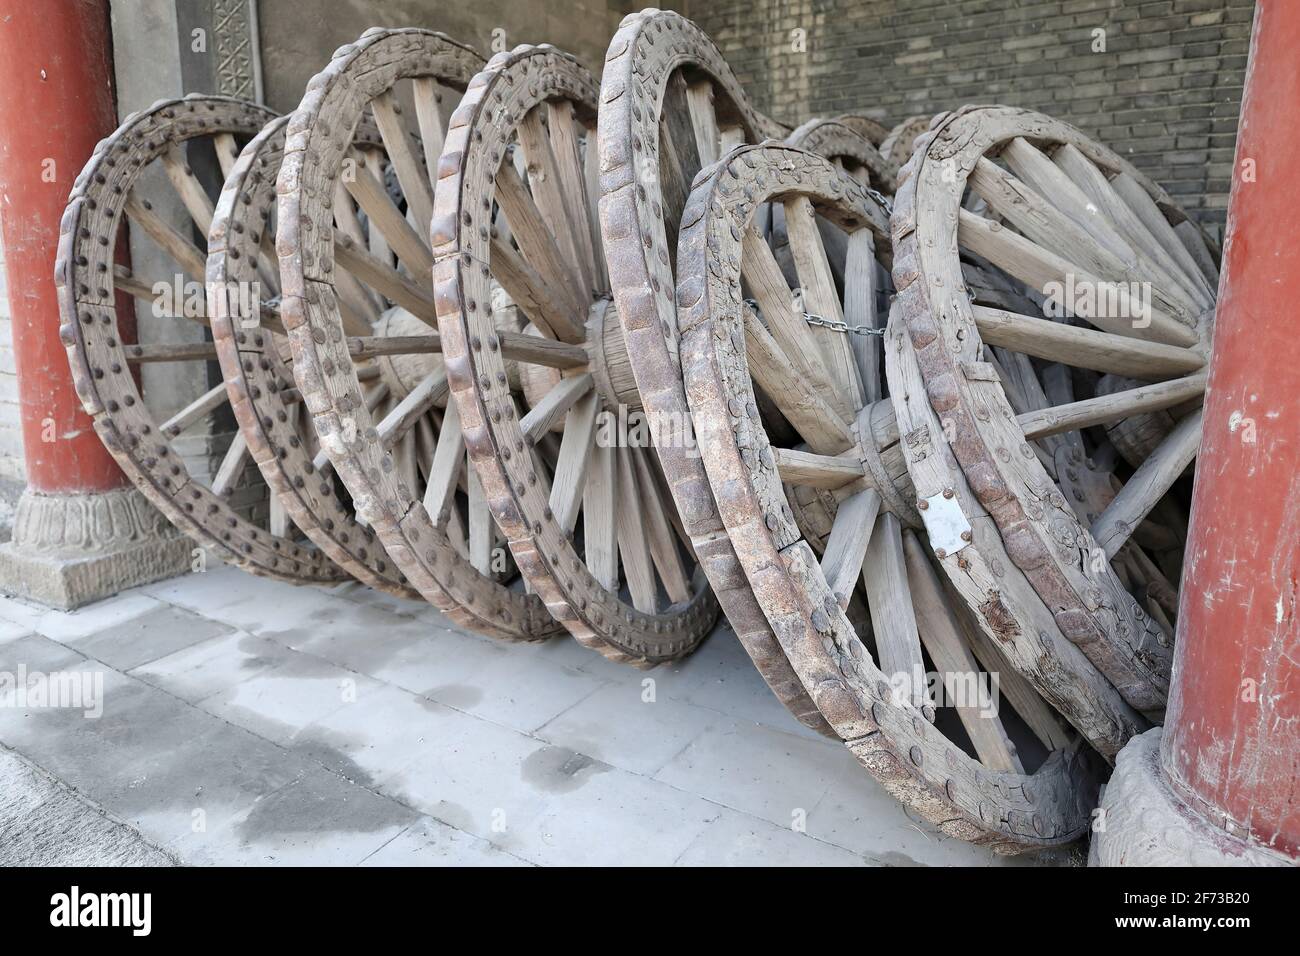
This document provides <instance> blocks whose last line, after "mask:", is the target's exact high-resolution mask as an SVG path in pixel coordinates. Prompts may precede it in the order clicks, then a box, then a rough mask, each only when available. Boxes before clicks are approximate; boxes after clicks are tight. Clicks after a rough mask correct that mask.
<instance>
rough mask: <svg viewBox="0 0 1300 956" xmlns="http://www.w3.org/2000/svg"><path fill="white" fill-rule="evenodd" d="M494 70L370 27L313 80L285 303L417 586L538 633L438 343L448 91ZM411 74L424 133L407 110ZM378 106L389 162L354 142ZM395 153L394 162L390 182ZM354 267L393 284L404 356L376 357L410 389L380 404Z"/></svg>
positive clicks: (451, 49) (293, 199) (548, 631)
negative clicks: (437, 236) (477, 475)
mask: <svg viewBox="0 0 1300 956" xmlns="http://www.w3.org/2000/svg"><path fill="white" fill-rule="evenodd" d="M481 67H482V60H481V59H480V58H479V57H478V55H477V54H475V53H474V52H473V51H472V50H470V49H469V48H467V47H464V46H461V45H460V44H458V43H456V42H454V41H452V40H449V39H448V38H446V37H444V36H442V35H441V34H437V33H432V32H430V31H427V30H415V29H402V30H368V31H366V33H364V34H363V35H362V36H361V38H360V39H359V40H358V41H357V42H356V43H354V44H351V45H349V46H345V47H343V48H341V49H340V50H339V51H337V53H336V54H335V57H334V59H333V61H331V63H330V65H329V66H328V67H326V69H325V70H323V71H322V72H321V73H320V74H318V75H317V77H316V78H315V79H313V80H312V82H311V83H310V84H308V91H307V95H306V96H305V98H304V100H303V102H302V104H301V105H300V107H299V109H298V111H297V112H296V113H295V114H294V115H293V117H292V118H291V119H290V121H289V126H288V135H287V145H286V150H285V158H284V162H283V164H282V166H281V169H280V174H279V178H278V180H277V183H276V191H277V193H278V195H279V205H278V220H279V227H280V233H279V237H278V240H277V245H278V251H279V254H280V268H281V275H282V279H283V282H284V297H283V316H284V323H285V326H286V328H287V329H288V330H289V338H290V342H291V344H292V349H293V357H294V376H295V379H296V381H297V383H298V387H299V388H300V389H301V390H302V393H303V395H304V397H305V398H306V401H307V407H308V410H309V411H310V412H311V413H312V416H313V426H314V429H315V431H316V434H317V435H318V436H319V438H320V442H321V445H322V446H323V447H324V449H325V451H326V454H327V455H328V457H329V459H330V461H331V462H332V463H333V465H334V467H335V469H336V470H337V473H338V476H339V477H340V479H342V481H343V483H344V484H345V485H346V486H347V489H348V491H349V492H350V494H351V497H352V501H353V504H354V506H355V509H356V514H357V517H358V518H359V519H360V520H362V521H364V522H365V523H367V524H369V525H370V526H371V527H372V528H374V530H375V533H376V534H377V535H378V536H379V539H380V541H381V542H382V543H383V545H384V547H385V549H386V550H387V552H388V554H389V556H390V557H391V558H392V559H393V561H394V562H395V563H396V564H397V566H398V567H399V568H401V570H402V571H403V573H404V574H405V575H406V577H407V579H408V580H409V581H410V582H411V584H412V585H413V586H414V587H415V589H416V590H418V591H419V593H420V594H421V595H423V596H424V597H425V599H426V600H428V601H429V602H430V603H431V604H433V605H434V606H435V607H437V608H438V609H439V610H441V611H443V612H444V613H445V614H447V615H448V617H450V618H451V619H452V620H453V621H455V622H456V623H458V624H461V625H463V626H465V627H467V628H470V629H472V630H476V631H479V632H482V633H487V634H491V635H494V636H497V637H501V638H504V639H509V640H535V639H541V638H545V637H549V636H552V635H553V634H554V633H556V632H557V630H558V627H557V626H556V624H555V622H554V621H553V620H551V618H550V616H549V615H548V614H547V613H546V609H545V607H544V606H543V605H542V603H541V602H540V601H539V600H538V599H537V598H536V597H533V596H531V595H528V594H526V593H524V590H523V588H522V584H521V583H520V582H518V581H517V580H512V578H517V575H516V574H515V573H514V571H513V569H511V568H510V567H509V565H508V562H507V561H506V558H508V552H506V551H505V549H504V548H497V547H495V534H496V532H495V529H494V527H493V526H492V523H491V520H490V516H489V514H488V511H487V509H486V507H485V505H484V504H483V502H482V499H481V494H480V493H479V488H478V484H477V482H476V481H475V480H474V476H473V474H472V473H471V472H467V471H466V470H465V469H464V467H463V462H464V451H463V446H462V444H461V441H462V438H461V431H460V428H459V426H458V425H457V422H456V415H455V405H454V403H453V404H446V400H447V374H446V369H445V367H444V365H443V363H442V361H441V359H439V358H438V357H437V351H436V350H440V348H441V342H440V340H439V338H438V336H437V334H436V331H435V330H436V323H437V319H436V314H435V307H434V301H433V286H432V267H433V261H434V259H433V253H432V252H431V251H430V249H429V244H428V233H427V228H426V224H427V223H428V222H429V221H430V220H431V219H432V215H433V209H432V206H433V199H432V196H433V192H434V190H433V188H432V185H431V180H432V177H431V176H429V175H428V170H430V169H433V168H436V166H437V158H436V157H437V154H438V152H439V151H440V148H441V143H442V140H443V136H444V133H443V130H442V120H441V115H442V111H441V109H440V107H439V97H440V91H441V92H448V91H451V92H454V93H460V92H463V91H464V89H465V87H466V85H467V84H468V83H469V81H470V79H471V77H472V76H473V75H474V73H475V72H476V71H477V70H478V69H480V68H481ZM408 82H409V86H410V90H409V92H410V95H411V98H412V99H413V100H414V102H415V109H414V113H415V114H416V115H415V121H416V126H418V129H419V131H420V136H419V138H418V139H417V138H416V137H415V136H414V130H413V129H412V128H411V126H410V125H409V124H408V123H407V121H406V120H405V119H404V116H403V113H402V100H401V97H402V96H403V95H405V94H406V93H407V92H408V90H407V83H408ZM367 109H369V111H370V114H371V115H373V117H374V120H375V123H376V125H377V127H378V128H379V132H380V136H381V139H382V140H383V143H384V155H383V157H382V158H383V164H382V165H381V163H380V157H378V156H376V155H375V154H373V153H372V154H370V155H368V156H356V155H355V154H354V153H352V152H351V151H350V146H351V143H352V141H353V130H354V129H355V127H356V125H357V123H358V122H359V121H360V120H361V118H362V116H363V114H364V113H365V111H366V110H367ZM384 166H386V167H387V169H388V170H391V171H392V172H393V173H394V175H393V176H392V177H391V178H390V179H389V180H388V181H385V180H384V179H382V178H381V175H382V173H383V172H385V170H384V168H383V167H384ZM377 173H378V174H379V175H377ZM394 197H396V198H394ZM353 203H355V206H354V205H353ZM403 207H405V208H403ZM357 209H359V210H360V211H361V212H364V214H365V217H366V219H367V220H368V222H369V223H370V224H373V226H374V229H370V230H368V233H367V234H365V235H363V234H362V233H361V231H360V229H359V225H358V224H359V221H360V219H361V216H360V215H359V214H357V215H350V214H349V213H350V212H351V211H355V210H357ZM336 217H337V220H338V222H339V223H340V225H339V228H338V229H337V230H336V229H335V227H334V223H335V221H336ZM416 224H418V226H417V225H416ZM335 266H338V267H339V268H338V269H337V270H336V269H335ZM348 276H352V278H353V279H354V280H355V282H356V284H357V285H358V286H359V287H360V290H361V292H363V293H372V294H376V295H379V296H380V297H381V299H380V306H383V308H382V309H381V314H380V318H379V319H378V320H377V321H376V323H375V326H374V330H373V331H374V332H375V333H378V334H379V335H382V336H386V337H388V338H389V340H390V341H392V342H395V343H396V345H395V346H394V348H395V349H396V351H395V353H394V354H393V355H392V356H390V357H388V358H384V357H380V358H378V359H377V360H376V362H377V364H380V365H381V366H383V373H382V379H381V382H382V384H383V385H384V386H385V387H387V388H388V389H389V397H391V398H394V399H397V401H396V402H395V403H392V404H391V405H390V406H385V409H386V410H385V411H384V412H383V413H382V417H381V412H380V410H379V408H378V407H377V408H376V409H375V410H374V411H373V413H372V409H371V408H370V407H369V404H370V403H368V402H367V393H366V392H365V391H364V390H363V389H362V383H361V381H360V378H359V376H358V367H357V365H356V364H354V360H353V352H354V347H353V346H354V343H355V340H356V339H357V338H358V334H357V333H358V332H359V333H360V335H361V336H362V337H364V336H366V335H368V334H371V329H370V327H369V325H368V324H367V323H362V324H361V325H360V327H359V328H358V327H357V325H356V323H355V322H349V315H348V311H347V309H346V306H347V301H348V297H349V280H348ZM353 294H354V297H355V290H353ZM388 303H392V304H391V305H389V304H388ZM358 307H359V306H358ZM366 361H370V360H369V359H367V360H366ZM440 405H445V407H446V413H445V418H444V417H440V416H441V415H442V414H443V413H442V411H441V409H440ZM498 578H500V580H498Z"/></svg>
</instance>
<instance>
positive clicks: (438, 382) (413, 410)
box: [376, 367, 447, 449]
mask: <svg viewBox="0 0 1300 956" xmlns="http://www.w3.org/2000/svg"><path fill="white" fill-rule="evenodd" d="M446 397H447V372H446V370H445V369H443V368H441V367H439V368H437V369H435V370H434V371H432V372H430V373H429V374H428V375H426V376H425V377H424V378H422V379H421V380H420V382H419V383H418V384H417V385H416V386H415V388H413V389H411V391H410V392H408V393H407V394H406V396H405V397H404V398H403V399H402V400H401V401H400V402H398V403H397V404H395V405H394V406H393V407H392V408H391V409H390V410H389V412H388V414H387V415H385V416H384V418H383V420H382V421H380V423H379V424H378V426H376V431H378V433H379V441H380V444H381V445H382V446H383V447H384V448H385V449H391V448H392V447H393V446H394V445H395V444H396V443H397V442H398V441H400V440H401V439H402V438H403V437H404V436H405V435H406V434H407V433H408V432H409V431H410V430H411V429H412V428H413V427H414V426H415V423H416V421H418V420H419V419H421V418H423V417H424V415H425V414H426V413H427V412H428V411H429V409H431V408H433V406H434V405H435V404H437V403H438V402H440V401H442V400H443V399H445V398H446Z"/></svg>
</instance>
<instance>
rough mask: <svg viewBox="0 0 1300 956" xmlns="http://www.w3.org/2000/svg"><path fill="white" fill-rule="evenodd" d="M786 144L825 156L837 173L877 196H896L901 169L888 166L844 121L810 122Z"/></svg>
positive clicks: (889, 164)
mask: <svg viewBox="0 0 1300 956" xmlns="http://www.w3.org/2000/svg"><path fill="white" fill-rule="evenodd" d="M785 141H786V143H787V144H788V145H790V146H796V147H798V148H799V149H806V150H807V151H808V152H810V153H816V154H817V155H818V156H825V157H826V158H827V159H829V160H830V161H831V162H832V163H833V164H834V165H835V167H836V168H837V169H843V170H844V172H846V173H848V174H849V176H851V177H853V178H854V179H856V180H857V181H858V182H860V183H862V185H864V186H869V187H871V188H872V189H875V190H876V191H878V192H882V193H886V194H888V195H891V196H892V195H893V193H894V190H895V189H896V188H897V180H898V167H897V166H896V165H894V164H893V163H891V162H889V161H888V160H887V159H885V157H884V156H883V155H881V152H880V150H878V149H877V148H876V147H875V146H873V145H872V143H871V141H870V140H868V139H866V138H865V137H864V136H862V135H861V134H860V133H858V132H857V131H856V130H854V129H853V128H852V127H851V126H849V125H848V124H847V123H845V122H844V120H843V118H842V117H841V118H840V119H838V120H830V119H811V120H809V121H808V122H806V123H804V124H803V125H802V126H800V127H799V128H798V129H796V130H795V131H794V132H793V133H791V134H790V135H789V136H787V137H786V140H785Z"/></svg>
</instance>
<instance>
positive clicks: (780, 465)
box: [772, 448, 864, 490]
mask: <svg viewBox="0 0 1300 956" xmlns="http://www.w3.org/2000/svg"><path fill="white" fill-rule="evenodd" d="M772 457H773V459H775V461H776V470H777V472H778V473H779V474H780V475H781V481H782V482H784V483H785V484H788V485H806V486H808V487H809V488H825V489H827V490H834V489H836V488H843V487H844V486H845V485H847V484H850V483H851V482H854V481H858V480H860V479H861V478H862V477H863V474H864V473H863V470H862V462H860V461H858V460H857V458H855V457H853V456H852V455H816V454H813V453H812V452H807V451H799V450H797V449H793V448H773V449H772Z"/></svg>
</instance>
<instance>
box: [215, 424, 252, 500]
mask: <svg viewBox="0 0 1300 956" xmlns="http://www.w3.org/2000/svg"><path fill="white" fill-rule="evenodd" d="M247 464H248V443H247V442H246V441H244V433H243V432H235V437H234V438H233V439H231V442H230V447H229V448H227V449H226V455H225V457H224V458H222V459H221V465H220V467H218V468H217V474H216V477H215V478H213V479H212V493H213V494H214V495H216V496H217V497H218V498H224V497H225V496H226V495H228V494H230V490H231V489H232V488H234V486H235V482H237V481H238V480H239V476H240V475H242V474H243V473H244V466H245V465H247Z"/></svg>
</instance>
